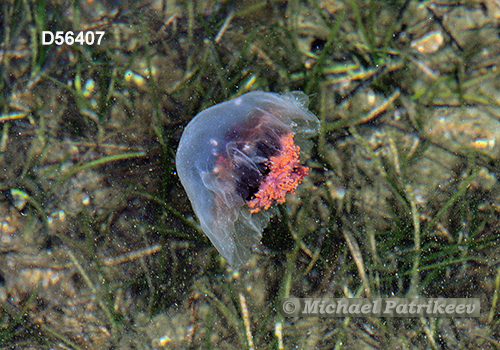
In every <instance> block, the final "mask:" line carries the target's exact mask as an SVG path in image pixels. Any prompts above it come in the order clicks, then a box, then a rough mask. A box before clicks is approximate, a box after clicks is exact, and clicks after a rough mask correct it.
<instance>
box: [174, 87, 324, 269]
mask: <svg viewBox="0 0 500 350" xmlns="http://www.w3.org/2000/svg"><path fill="white" fill-rule="evenodd" d="M308 101H309V99H308V97H307V95H305V94H304V93H303V92H300V91H294V92H287V93H283V94H277V93H270V92H262V91H253V92H249V93H246V94H244V95H241V96H239V97H236V98H234V99H232V100H229V101H226V102H223V103H219V104H217V105H214V106H212V107H210V108H207V109H205V110H203V111H202V112H200V113H199V114H198V115H196V116H195V117H194V118H193V119H192V120H191V122H190V123H189V124H188V125H187V127H186V128H185V130H184V132H183V134H182V136H181V140H180V143H179V147H178V149H177V155H176V168H177V173H178V175H179V178H180V180H181V183H182V185H183V187H184V189H185V190H186V193H187V195H188V197H189V200H190V202H191V204H192V206H193V210H194V212H195V214H196V216H197V217H198V219H199V220H200V225H201V228H202V229H203V231H204V232H205V234H206V235H207V236H208V237H209V238H210V241H211V242H212V243H213V244H214V246H215V247H216V248H217V250H218V251H219V252H220V253H221V254H222V256H223V257H224V258H225V259H226V260H227V261H228V262H229V263H230V264H231V265H233V266H234V267H239V266H242V265H244V264H246V262H247V261H248V259H249V258H250V252H251V250H250V249H251V248H252V247H253V246H255V245H257V244H258V243H259V242H260V239H261V236H262V230H263V229H264V228H265V226H266V225H267V223H268V222H269V218H270V217H271V216H272V211H271V210H272V206H273V205H274V204H277V203H283V202H284V201H285V195H286V194H287V193H294V191H295V188H296V187H297V186H298V184H299V183H300V182H301V181H302V179H303V178H304V176H306V175H307V173H308V169H307V167H305V166H303V165H302V164H300V162H299V153H300V148H299V146H297V145H296V143H295V138H296V136H297V137H300V136H311V135H314V134H315V133H317V132H318V130H319V120H318V118H317V117H316V116H315V115H314V114H313V113H311V112H310V111H309V110H308V109H307V104H308Z"/></svg>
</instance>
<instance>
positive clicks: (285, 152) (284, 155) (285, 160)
mask: <svg viewBox="0 0 500 350" xmlns="http://www.w3.org/2000/svg"><path fill="white" fill-rule="evenodd" d="M280 143H281V151H280V153H279V154H278V155H276V156H273V157H271V158H270V159H269V162H268V167H269V174H268V175H267V176H266V178H265V180H264V181H263V182H262V184H261V185H260V187H259V190H258V191H257V193H256V194H255V196H254V198H252V199H251V200H249V201H248V205H249V206H250V208H251V212H252V213H257V212H259V211H260V210H261V209H264V210H267V209H269V207H270V206H271V205H272V204H273V202H276V203H283V202H285V196H286V194H287V193H292V194H293V193H295V189H296V188H297V186H298V185H299V184H300V183H301V182H302V179H304V177H305V176H306V175H307V174H308V173H309V169H308V168H307V167H305V166H303V165H301V164H300V163H299V154H300V148H299V146H297V145H296V144H295V143H294V142H293V134H286V135H285V136H283V137H282V138H281V140H280Z"/></svg>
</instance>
